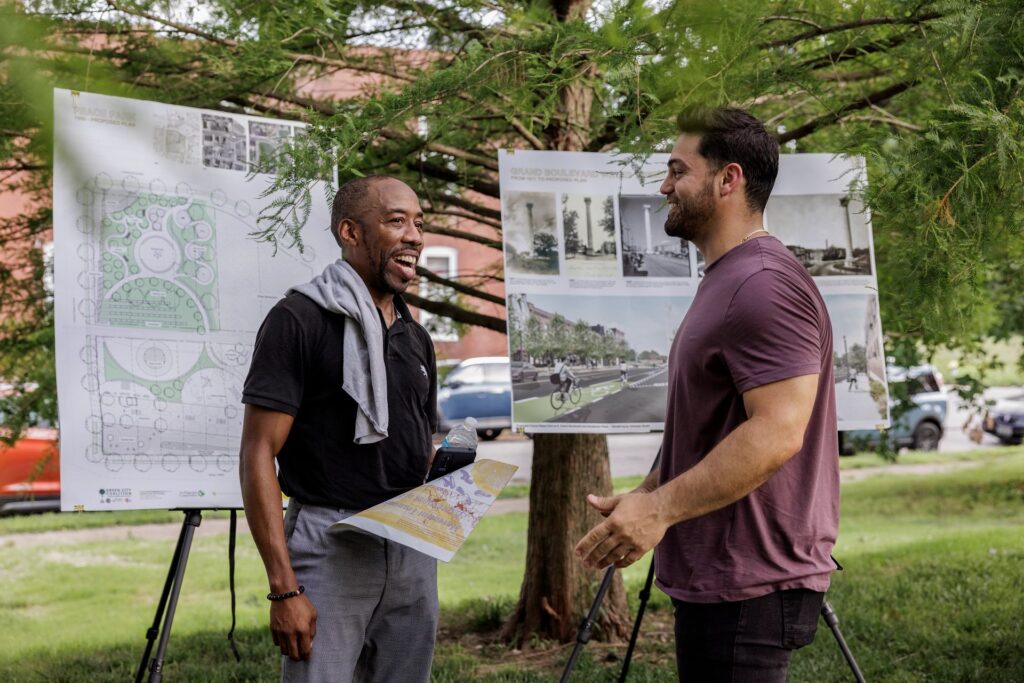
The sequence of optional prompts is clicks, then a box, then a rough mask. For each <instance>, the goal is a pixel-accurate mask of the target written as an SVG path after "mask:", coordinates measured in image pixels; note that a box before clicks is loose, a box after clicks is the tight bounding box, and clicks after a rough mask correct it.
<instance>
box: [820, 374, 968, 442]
mask: <svg viewBox="0 0 1024 683" xmlns="http://www.w3.org/2000/svg"><path fill="white" fill-rule="evenodd" d="M888 376H889V385H890V387H891V386H892V385H896V384H900V383H902V384H905V385H906V387H907V395H908V396H909V397H910V401H911V402H912V404H913V405H912V406H911V407H910V409H909V410H907V411H906V412H905V413H903V415H901V416H900V417H899V419H897V420H894V421H893V423H892V426H891V427H890V428H889V430H888V432H887V436H888V438H889V445H890V446H891V447H892V448H895V449H900V448H910V449H913V450H917V451H935V450H938V448H939V443H940V442H941V441H942V437H943V435H944V431H943V424H945V422H946V413H947V412H948V410H949V396H948V395H947V393H946V390H945V388H943V384H942V373H941V372H939V371H938V370H937V369H936V368H934V367H933V366H931V365H918V366H915V367H912V368H898V367H892V366H890V367H889V368H888ZM881 440H882V433H881V432H879V431H878V430H876V429H855V430H850V431H846V432H839V453H840V454H841V455H853V454H854V453H855V452H856V451H858V450H865V449H871V448H877V447H878V445H879V443H880V442H881Z"/></svg>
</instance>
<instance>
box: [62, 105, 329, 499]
mask: <svg viewBox="0 0 1024 683" xmlns="http://www.w3.org/2000/svg"><path fill="white" fill-rule="evenodd" d="M301 130H302V127H301V125H296V124H294V123H291V122H288V121H274V120H269V119H261V118H257V117H252V116H239V115H233V114H227V113H224V112H216V111H203V110H200V109H192V108H188V107H179V106H172V105H167V104H162V103H159V102H144V101H140V100H131V99H124V98H120V97H107V96H103V95H95V94H91V93H84V92H83V93H79V92H72V91H68V90H55V91H54V180H53V232H54V278H55V281H54V310H55V315H56V325H55V327H56V334H57V340H56V347H57V389H58V402H59V407H60V456H61V461H60V471H61V509H63V510H123V509H139V508H174V507H198V508H217V507H222V508H229V507H232V508H233V507H240V506H241V502H242V499H241V493H240V490H239V483H238V449H239V437H240V436H241V431H242V408H243V406H242V404H241V402H240V401H241V392H242V384H243V382H244V380H245V376H246V373H247V371H248V369H249V360H250V356H251V354H252V347H253V342H254V341H255V338H256V330H257V329H258V328H259V325H260V323H261V322H262V320H263V318H264V316H265V315H266V314H267V311H268V310H270V308H271V307H272V306H273V305H274V304H275V303H276V302H277V301H278V300H279V299H280V298H281V297H282V296H284V293H285V291H287V289H288V288H289V287H291V286H292V285H295V284H298V283H301V282H306V281H308V280H310V279H312V278H313V277H314V276H315V275H318V274H319V273H320V272H322V271H323V269H324V267H325V266H326V265H327V264H328V263H329V262H331V261H333V260H335V259H336V258H337V257H338V255H339V253H340V252H339V250H338V247H337V245H336V243H335V242H334V238H333V237H332V236H331V233H330V231H329V230H328V227H329V224H330V216H329V213H328V210H329V202H328V200H327V192H328V191H329V187H328V184H327V183H324V182H315V183H312V184H311V192H312V194H311V199H312V203H311V205H310V211H309V215H308V217H307V220H306V225H307V228H306V229H305V230H304V231H303V241H304V242H305V248H304V249H302V250H300V249H299V248H298V247H297V245H294V244H290V243H289V242H288V240H284V241H282V242H281V243H280V244H278V245H277V246H276V247H275V246H274V245H272V244H269V243H267V242H258V241H256V240H255V239H253V236H252V233H253V232H254V231H255V230H256V228H257V224H256V221H257V217H258V216H259V215H260V212H261V211H262V210H263V208H264V207H266V206H267V205H268V204H269V202H271V201H273V200H274V198H275V196H274V195H270V196H264V193H265V191H266V190H267V188H268V186H269V184H270V182H271V180H272V177H271V176H270V175H269V174H267V173H264V172H263V171H272V170H273V169H274V162H275V160H276V159H279V158H280V156H279V155H280V154H281V153H282V152H283V150H284V147H283V146H284V145H287V143H288V141H289V140H290V139H291V138H292V137H293V136H295V135H297V134H299V133H300V131H301ZM112 150H113V151H112ZM257 169H259V171H260V172H255V171H256V170H257ZM250 171H253V172H252V173H250Z"/></svg>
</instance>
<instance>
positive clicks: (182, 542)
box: [135, 510, 202, 683]
mask: <svg viewBox="0 0 1024 683" xmlns="http://www.w3.org/2000/svg"><path fill="white" fill-rule="evenodd" d="M183 512H184V513H185V520H184V521H183V522H182V524H181V533H180V534H179V535H178V545H177V546H176V547H175V548H174V555H173V556H172V557H171V566H170V568H169V569H168V570H167V581H165V582H164V591H163V593H162V594H161V595H160V602H159V604H158V605H157V607H156V615H155V616H154V617H153V625H152V626H150V627H149V629H148V630H147V631H146V649H145V651H144V652H143V653H142V661H141V662H139V669H138V671H136V672H135V683H142V676H143V671H145V670H146V664H147V663H149V679H148V680H149V683H160V681H161V680H163V668H164V655H165V654H166V653H167V640H168V638H170V636H171V622H172V621H174V610H175V608H176V607H177V606H178V596H179V594H180V593H181V583H182V580H184V578H185V565H186V564H187V563H188V553H189V550H191V548H192V537H193V536H194V535H195V533H196V528H197V527H198V526H199V523H200V522H201V521H202V510H183ZM165 609H166V616H165V614H164V610H165ZM161 622H162V623H163V626H161ZM157 634H159V635H160V643H159V644H158V645H157V647H156V654H155V655H153V660H152V662H150V660H149V653H150V652H152V650H153V642H154V641H155V640H156V637H157Z"/></svg>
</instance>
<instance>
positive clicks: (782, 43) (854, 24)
mask: <svg viewBox="0 0 1024 683" xmlns="http://www.w3.org/2000/svg"><path fill="white" fill-rule="evenodd" d="M943 16H944V15H943V14H942V13H941V12H926V13H924V14H919V15H917V16H910V17H872V18H870V19H858V20H856V21H847V22H844V23H842V24H835V25H833V26H817V25H815V26H816V27H815V28H812V29H811V30H810V31H804V32H803V33H797V34H796V35H792V36H788V37H786V38H779V39H778V40H770V41H768V42H765V43H760V44H759V45H758V48H760V49H762V50H763V49H771V48H773V47H788V46H791V45H796V44H797V43H799V42H801V41H804V40H809V39H811V38H817V37H819V36H826V35H829V34H832V33H839V32H842V31H850V30H852V29H857V28H867V27H868V26H886V25H888V26H900V25H907V24H911V25H915V26H916V25H920V24H922V23H924V22H926V21H931V20H933V19H940V18H942V17H943ZM773 19H788V20H789V21H802V22H803V23H808V22H807V21H806V20H800V19H797V18H794V17H782V16H769V17H765V18H764V19H762V21H764V22H765V23H768V22H769V21H771V20H773Z"/></svg>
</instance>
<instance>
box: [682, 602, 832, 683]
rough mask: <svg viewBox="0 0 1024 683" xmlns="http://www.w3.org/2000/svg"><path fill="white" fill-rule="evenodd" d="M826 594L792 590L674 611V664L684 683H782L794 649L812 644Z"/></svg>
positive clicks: (691, 605) (687, 605) (684, 604)
mask: <svg viewBox="0 0 1024 683" xmlns="http://www.w3.org/2000/svg"><path fill="white" fill-rule="evenodd" d="M824 598H825V594H824V593H816V592H814V591H810V590H804V589H793V590H784V591H778V592H776V593H769V594H768V595H764V596H761V597H759V598H751V599H750V600H741V601H739V602H716V603H709V604H704V603H693V602H682V601H680V600H673V601H672V603H673V604H674V605H675V608H676V664H677V666H678V668H679V680H680V681H685V682H686V683H707V682H721V683H784V682H785V680H786V673H787V672H788V671H789V658H790V656H791V655H792V654H793V650H796V649H797V648H800V647H803V646H804V645H808V644H809V643H811V642H812V641H813V640H814V632H815V631H816V630H817V628H818V616H819V613H820V612H821V603H822V600H824Z"/></svg>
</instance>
